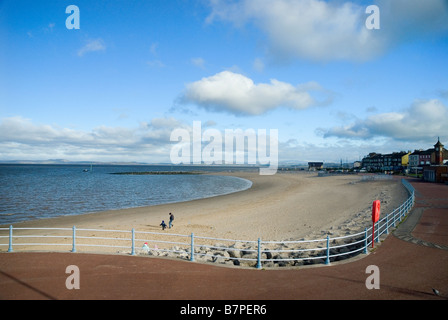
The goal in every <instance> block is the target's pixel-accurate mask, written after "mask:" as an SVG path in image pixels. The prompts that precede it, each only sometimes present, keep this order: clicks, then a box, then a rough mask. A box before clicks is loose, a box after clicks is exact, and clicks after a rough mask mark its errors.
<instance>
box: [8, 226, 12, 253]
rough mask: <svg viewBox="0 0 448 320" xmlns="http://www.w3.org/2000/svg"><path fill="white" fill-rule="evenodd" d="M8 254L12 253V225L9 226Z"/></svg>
mask: <svg viewBox="0 0 448 320" xmlns="http://www.w3.org/2000/svg"><path fill="white" fill-rule="evenodd" d="M8 252H12V225H10V226H9V247H8Z"/></svg>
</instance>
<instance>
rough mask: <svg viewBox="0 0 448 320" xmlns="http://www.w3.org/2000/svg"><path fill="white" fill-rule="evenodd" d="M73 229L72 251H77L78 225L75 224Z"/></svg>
mask: <svg viewBox="0 0 448 320" xmlns="http://www.w3.org/2000/svg"><path fill="white" fill-rule="evenodd" d="M72 230H73V236H72V238H73V239H72V240H73V241H72V252H76V227H75V226H73V228H72Z"/></svg>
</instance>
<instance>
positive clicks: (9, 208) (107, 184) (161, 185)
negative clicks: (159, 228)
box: [0, 164, 252, 225]
mask: <svg viewBox="0 0 448 320" xmlns="http://www.w3.org/2000/svg"><path fill="white" fill-rule="evenodd" d="M240 170H251V169H248V168H241V167H215V166H169V165H164V166H157V165H87V164H86V165H79V164H76V165H68V164H63V165H54V164H52V165H43V164H38V165H36V164H0V225H10V224H14V223H18V222H22V221H28V220H36V219H42V218H52V217H57V216H65V215H78V214H84V213H93V212H100V211H106V210H114V209H125V208H135V207H143V206H153V205H158V204H167V203H174V202H181V201H189V200H195V199H202V198H208V197H214V196H218V195H224V194H229V193H233V192H238V191H243V190H246V189H248V188H250V187H251V186H252V182H251V181H249V180H246V179H242V178H238V177H233V176H228V175H219V174H218V175H207V174H194V173H196V172H200V173H207V172H222V171H227V172H235V171H240ZM148 172H157V173H162V174H147V173H148ZM167 172H171V173H172V174H166V173H167ZM117 173H118V174H117ZM128 173H134V174H128ZM135 173H140V174H135Z"/></svg>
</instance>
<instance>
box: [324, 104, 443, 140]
mask: <svg viewBox="0 0 448 320" xmlns="http://www.w3.org/2000/svg"><path fill="white" fill-rule="evenodd" d="M447 123H448V107H447V106H445V105H444V104H443V103H442V102H441V101H439V100H437V99H433V100H417V101H415V102H414V103H413V104H412V105H411V106H410V107H409V108H407V109H406V110H403V111H401V112H389V113H380V114H375V115H371V116H369V117H367V118H366V119H364V120H357V121H356V122H355V123H352V124H350V125H347V126H339V127H333V128H331V129H328V130H323V129H319V130H322V131H323V132H324V137H326V138H327V137H338V138H352V139H353V138H354V139H371V138H375V137H386V138H391V139H395V140H401V141H432V140H434V137H437V136H440V137H443V138H444V139H448V136H446V130H447V127H446V126H447Z"/></svg>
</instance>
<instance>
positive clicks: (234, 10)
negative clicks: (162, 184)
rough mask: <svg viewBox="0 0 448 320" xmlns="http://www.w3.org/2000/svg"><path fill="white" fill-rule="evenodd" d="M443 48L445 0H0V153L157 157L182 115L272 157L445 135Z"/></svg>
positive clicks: (388, 148) (327, 158)
mask: <svg viewBox="0 0 448 320" xmlns="http://www.w3.org/2000/svg"><path fill="white" fill-rule="evenodd" d="M70 5H75V6H76V7H77V8H78V9H79V10H78V13H76V12H75V11H71V10H68V12H66V9H67V7H68V6H70ZM370 5H375V6H376V8H377V9H378V10H377V11H367V12H366V9H367V8H368V7H369V6H370ZM78 18H79V20H78ZM78 21H79V28H72V27H73V26H75V22H78ZM366 21H367V22H366ZM369 23H370V24H369ZM447 58H448V1H447V0H426V1H421V0H369V1H344V0H336V1H322V0H231V1H224V0H155V1H152V0H151V1H150V0H121V1H117V0H105V1H97V0H95V1H83V0H70V1H64V0H51V1H50V0H39V1H26V0H0V160H2V161H8V160H45V159H67V160H71V161H120V162H126V161H137V162H144V163H160V162H163V163H170V161H171V158H170V151H171V150H172V149H173V146H174V145H176V144H177V143H178V141H177V140H176V141H172V139H170V137H171V133H173V131H174V130H176V129H179V128H182V129H185V130H187V131H188V132H192V128H193V123H194V122H195V121H199V122H200V123H201V125H202V130H203V131H205V130H206V129H216V130H218V132H221V133H222V135H224V133H225V131H226V130H235V129H242V130H247V129H253V130H255V131H256V132H258V130H260V129H261V130H263V129H264V130H266V131H267V132H268V133H269V132H271V130H278V160H279V162H280V163H282V162H289V163H291V162H295V161H297V162H298V161H324V162H339V161H340V160H343V161H344V162H345V161H356V160H360V159H362V157H364V156H365V155H367V154H368V153H369V152H381V153H391V152H395V151H401V150H404V151H407V150H411V151H413V150H414V149H427V148H431V147H433V145H434V144H435V143H436V142H437V139H438V137H440V141H441V142H442V143H444V144H445V145H448V127H447V125H448V59H447ZM203 142H204V144H205V145H206V141H203ZM223 150H224V147H223ZM171 162H172V161H171Z"/></svg>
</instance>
